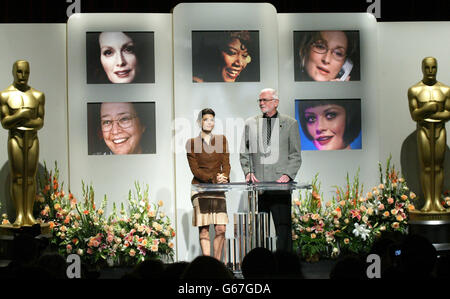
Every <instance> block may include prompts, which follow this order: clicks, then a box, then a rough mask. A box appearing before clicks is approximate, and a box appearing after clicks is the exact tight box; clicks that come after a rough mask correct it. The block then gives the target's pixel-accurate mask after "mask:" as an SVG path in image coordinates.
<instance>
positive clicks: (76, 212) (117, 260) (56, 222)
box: [35, 163, 175, 266]
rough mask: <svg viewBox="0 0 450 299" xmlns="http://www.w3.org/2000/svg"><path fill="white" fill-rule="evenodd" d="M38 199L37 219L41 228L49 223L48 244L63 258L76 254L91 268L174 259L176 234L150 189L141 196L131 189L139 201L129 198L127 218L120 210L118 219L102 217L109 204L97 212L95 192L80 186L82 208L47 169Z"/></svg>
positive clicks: (138, 186) (55, 175)
mask: <svg viewBox="0 0 450 299" xmlns="http://www.w3.org/2000/svg"><path fill="white" fill-rule="evenodd" d="M39 187H40V188H39V189H40V190H39V193H38V195H37V204H36V205H35V214H37V215H38V217H39V220H40V222H41V223H49V224H50V228H51V229H52V234H53V238H52V240H51V243H52V244H53V245H55V246H56V247H57V248H58V252H59V253H60V254H62V255H68V254H72V253H76V254H78V255H79V256H80V257H81V258H82V260H83V261H84V262H85V263H86V264H87V265H91V266H95V265H102V264H104V263H105V262H108V264H110V265H111V264H130V263H132V264H135V263H138V262H141V261H144V260H145V259H147V258H162V257H165V256H167V257H169V258H173V255H174V250H173V247H174V245H173V242H172V239H173V238H174V237H175V231H174V229H173V228H172V227H171V226H170V219H169V218H168V217H167V216H166V215H165V214H164V213H163V211H162V210H161V207H162V206H163V202H162V201H160V202H159V203H158V205H152V204H150V203H149V197H148V186H147V187H146V189H145V190H142V189H141V187H140V185H139V184H138V183H135V188H136V191H137V192H136V193H137V198H136V197H132V194H131V190H130V192H129V197H128V212H127V211H126V210H125V207H124V205H123V204H122V208H121V211H120V216H118V215H117V210H116V206H115V204H114V207H113V213H112V214H111V215H110V216H109V217H106V216H105V210H106V204H107V198H106V196H105V197H104V199H103V201H102V204H101V206H100V208H99V209H97V208H96V205H95V196H94V188H93V186H92V185H89V186H87V185H85V184H84V182H82V198H83V200H82V201H81V202H77V200H76V199H75V198H74V196H73V194H72V193H70V192H69V193H68V194H65V192H64V191H63V184H62V183H61V184H59V170H58V167H57V164H56V163H55V171H54V173H53V172H51V171H50V172H49V171H48V170H47V167H46V165H45V171H44V174H43V175H42V176H41V177H40V178H39Z"/></svg>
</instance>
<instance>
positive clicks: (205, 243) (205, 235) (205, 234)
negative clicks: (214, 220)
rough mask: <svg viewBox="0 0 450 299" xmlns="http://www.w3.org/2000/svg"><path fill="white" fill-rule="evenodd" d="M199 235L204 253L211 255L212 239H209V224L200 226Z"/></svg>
mask: <svg viewBox="0 0 450 299" xmlns="http://www.w3.org/2000/svg"><path fill="white" fill-rule="evenodd" d="M198 230H199V233H198V234H199V237H200V247H201V248H202V253H203V255H207V256H210V255H211V241H210V240H209V225H207V226H200V227H199V228H198Z"/></svg>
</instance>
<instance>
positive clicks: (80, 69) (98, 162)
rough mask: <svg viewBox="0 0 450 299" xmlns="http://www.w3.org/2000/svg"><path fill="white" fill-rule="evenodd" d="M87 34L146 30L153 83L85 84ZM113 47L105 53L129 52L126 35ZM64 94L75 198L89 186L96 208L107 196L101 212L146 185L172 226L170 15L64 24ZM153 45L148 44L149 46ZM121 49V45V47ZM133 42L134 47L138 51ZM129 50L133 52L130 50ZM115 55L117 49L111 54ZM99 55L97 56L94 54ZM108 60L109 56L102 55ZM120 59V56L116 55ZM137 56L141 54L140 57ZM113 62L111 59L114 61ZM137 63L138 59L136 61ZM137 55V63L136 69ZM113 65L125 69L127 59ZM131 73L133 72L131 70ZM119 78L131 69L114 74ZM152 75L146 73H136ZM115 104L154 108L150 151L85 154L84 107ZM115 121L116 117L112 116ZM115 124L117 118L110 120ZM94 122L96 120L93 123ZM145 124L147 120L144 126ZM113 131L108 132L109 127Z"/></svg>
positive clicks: (87, 18)
mask: <svg viewBox="0 0 450 299" xmlns="http://www.w3.org/2000/svg"><path fill="white" fill-rule="evenodd" d="M87 32H119V33H120V32H146V33H147V32H151V34H141V38H144V39H147V38H154V49H152V48H151V47H150V48H149V49H148V50H147V51H146V53H141V54H142V55H147V56H149V55H154V57H146V58H149V59H147V60H150V61H154V66H152V65H150V66H148V67H147V68H154V80H153V79H152V80H150V82H153V81H154V83H139V82H134V81H133V82H131V83H126V82H124V84H88V83H87V77H86V71H87V70H86V69H87V68H86V53H87V50H86V39H87V38H86V37H87ZM114 36H115V37H114V39H113V40H114V42H113V43H115V45H116V46H117V44H119V45H118V46H117V47H115V46H114V44H111V45H110V47H111V49H112V50H111V49H110V50H111V51H112V52H113V51H114V50H115V49H117V48H118V49H124V52H123V53H122V54H123V55H124V56H125V55H126V54H129V52H132V51H131V50H130V49H127V47H128V46H126V44H125V43H123V42H124V39H126V36H124V35H120V34H119V35H117V34H114ZM67 38H68V45H67V51H68V68H69V73H68V82H69V84H68V95H69V111H70V113H69V146H70V150H69V158H70V187H71V190H72V191H73V192H74V193H76V194H78V196H81V190H82V187H81V186H82V185H81V181H82V180H84V182H85V183H87V184H90V183H92V184H93V186H94V190H95V194H96V202H97V203H98V204H99V203H100V202H101V200H102V199H103V195H104V194H106V196H107V197H108V207H107V213H109V212H110V211H111V210H112V205H113V203H116V204H120V203H121V202H125V201H126V200H127V197H128V191H129V190H130V189H132V190H134V182H135V181H138V182H140V183H141V185H145V184H148V185H149V196H150V201H151V202H153V203H157V202H158V201H159V200H163V201H164V203H165V206H164V211H165V213H166V214H167V215H168V216H169V217H170V218H171V220H172V221H173V227H175V225H176V222H175V194H174V188H175V187H174V175H173V169H174V162H173V154H172V150H171V142H172V139H171V136H172V134H171V126H170V124H171V121H172V108H173V107H172V103H173V98H172V90H173V86H172V70H173V69H172V16H171V15H170V14H79V15H74V16H72V17H71V18H70V19H69V22H68V37H67ZM152 43H153V42H152ZM124 45H125V46H124ZM138 46H139V44H137V43H136V44H135V47H138ZM134 50H135V52H138V51H139V50H137V49H134ZM116 52H117V50H116ZM98 54H99V55H100V53H98ZM106 54H109V55H110V56H111V54H112V53H110V52H108V53H106ZM118 57H119V58H120V56H118ZM141 57H142V56H141ZM119 58H117V59H119ZM141 60H142V59H141ZM139 61H140V60H139V56H137V64H138V67H141V66H140V65H139ZM119 65H121V66H125V65H128V66H129V65H130V61H127V62H123V61H122V62H120V63H119ZM134 70H135V69H134ZM116 71H117V72H119V73H116V75H118V76H119V78H121V79H124V78H125V77H128V76H129V75H130V74H131V73H132V72H133V68H132V67H129V68H128V69H127V68H125V67H122V69H117V70H116ZM140 71H141V72H142V71H144V72H150V73H153V70H151V69H144V70H142V69H141V70H140ZM102 102H118V103H126V102H133V103H141V102H142V103H144V102H145V103H147V102H152V103H154V104H152V105H154V109H155V115H156V118H155V120H154V123H155V124H156V128H155V129H154V130H150V128H149V130H150V131H151V132H156V138H155V140H156V153H148V154H129V155H98V156H96V155H88V126H87V124H88V122H87V118H88V103H102ZM117 118H118V117H117ZM114 120H115V121H117V122H118V123H117V124H114V125H113V126H114V127H117V125H119V122H120V120H119V119H114ZM98 121H99V122H100V120H98ZM150 123H151V122H150ZM112 130H113V129H112ZM119 137H120V138H121V139H120V138H119V139H120V140H115V141H116V143H122V142H123V144H127V143H128V142H129V141H130V139H129V137H130V138H131V136H126V135H122V136H119Z"/></svg>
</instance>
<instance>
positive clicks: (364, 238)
mask: <svg viewBox="0 0 450 299" xmlns="http://www.w3.org/2000/svg"><path fill="white" fill-rule="evenodd" d="M362 192H363V186H360V183H359V170H358V172H357V174H356V175H355V177H354V179H353V183H352V184H350V179H349V176H348V174H347V184H346V187H345V189H344V188H340V187H337V186H336V192H335V196H333V198H332V200H331V202H330V204H328V205H327V208H328V211H327V217H328V218H329V219H330V221H331V222H332V225H333V226H334V229H335V237H336V242H337V245H338V248H339V250H340V251H341V252H342V251H343V252H353V253H359V252H366V251H368V250H369V249H370V246H371V245H372V241H373V240H372V236H371V231H372V228H373V226H372V223H371V222H370V221H369V217H370V215H371V214H372V213H373V209H372V208H371V206H370V203H368V202H367V200H366V198H364V197H363V196H362Z"/></svg>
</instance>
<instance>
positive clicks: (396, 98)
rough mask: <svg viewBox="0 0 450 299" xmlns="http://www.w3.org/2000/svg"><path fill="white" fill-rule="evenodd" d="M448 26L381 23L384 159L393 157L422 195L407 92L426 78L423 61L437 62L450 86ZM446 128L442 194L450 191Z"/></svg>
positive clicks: (439, 76) (440, 78)
mask: <svg viewBox="0 0 450 299" xmlns="http://www.w3.org/2000/svg"><path fill="white" fill-rule="evenodd" d="M449 30H450V22H439V23H436V22H402V23H380V24H378V53H377V54H378V62H379V65H380V67H379V71H378V85H377V87H378V102H379V115H378V123H379V130H380V138H381V141H382V142H380V145H379V148H380V157H381V159H385V157H388V156H389V154H392V162H393V163H394V164H395V165H396V166H397V169H401V171H402V173H403V174H404V176H405V178H406V180H407V182H408V185H409V187H410V188H411V189H412V190H413V191H414V192H417V194H418V195H419V196H420V193H421V187H420V182H419V172H420V169H419V161H418V158H417V139H416V134H415V132H416V122H415V121H413V120H412V118H411V114H410V112H409V106H408V96H407V93H408V88H410V87H411V86H412V85H415V84H416V83H418V82H419V81H421V80H422V78H423V74H422V59H423V58H425V57H427V56H433V57H435V58H436V59H437V62H438V70H437V80H438V81H440V82H442V83H443V84H445V85H450V71H449V70H450V56H449V55H448V48H449V47H450V36H449V35H448V32H449ZM445 127H446V129H447V149H446V159H445V168H444V171H445V179H444V190H449V189H450V149H449V147H450V138H449V137H448V136H449V134H450V122H447V123H446V125H445Z"/></svg>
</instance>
